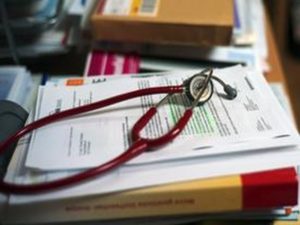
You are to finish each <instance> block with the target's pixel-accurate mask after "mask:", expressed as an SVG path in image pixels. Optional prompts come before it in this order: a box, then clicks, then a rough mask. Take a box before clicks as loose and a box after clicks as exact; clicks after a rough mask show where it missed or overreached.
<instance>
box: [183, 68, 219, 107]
mask: <svg viewBox="0 0 300 225" xmlns="http://www.w3.org/2000/svg"><path fill="white" fill-rule="evenodd" d="M185 87H186V95H187V97H188V98H189V99H190V100H191V101H192V102H193V101H195V100H197V98H198V95H199V91H200V90H201V89H204V90H203V93H202V95H201V97H200V98H199V99H198V100H197V101H198V102H197V105H202V104H204V103H205V102H207V101H208V100H209V99H210V98H211V97H212V95H213V92H214V86H213V82H212V81H211V80H209V81H208V82H207V75H204V74H197V75H195V76H193V77H191V78H190V79H188V80H187V82H186V84H185Z"/></svg>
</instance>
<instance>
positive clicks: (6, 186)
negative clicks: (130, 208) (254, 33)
mask: <svg viewBox="0 0 300 225" xmlns="http://www.w3.org/2000/svg"><path fill="white" fill-rule="evenodd" d="M212 80H215V81H217V82H218V83H219V84H221V85H222V86H223V89H224V92H225V93H226V96H225V97H226V98H227V99H230V100H231V99H234V98H235V97H236V96H237V91H236V89H235V88H233V87H231V86H230V85H228V84H226V83H225V82H224V81H222V80H221V79H220V78H218V77H216V76H213V70H212V69H205V70H203V71H201V72H200V73H197V74H195V75H193V76H192V77H190V78H188V79H186V80H185V81H184V82H183V83H182V84H181V85H175V86H162V87H150V88H146V89H140V90H135V91H131V92H128V93H124V94H120V95H117V96H114V97H111V98H107V99H104V100H101V101H97V102H94V103H91V104H88V105H84V106H80V107H77V108H73V109H68V110H65V111H61V112H59V113H56V114H53V115H50V116H46V117H44V118H41V119H39V120H36V121H34V122H32V123H30V124H28V125H26V126H25V127H24V128H22V129H20V130H19V131H17V132H16V133H15V134H13V135H12V136H10V137H9V138H8V139H6V140H5V141H4V142H2V143H1V144H0V154H1V153H3V152H4V151H5V150H6V149H7V148H8V147H9V146H10V145H11V144H13V143H15V142H16V141H18V140H19V139H20V138H21V137H23V136H24V135H25V134H28V133H29V132H31V131H33V130H35V129H37V128H40V127H43V126H45V125H48V124H50V123H53V122H55V121H58V120H62V119H64V118H66V117H70V116H74V115H77V114H81V113H85V112H89V111H92V110H95V109H99V108H102V107H105V106H109V105H112V104H116V103H118V102H122V101H125V100H128V99H132V98H136V97H140V96H144V95H153V94H163V93H165V94H167V95H166V96H165V97H164V98H163V99H161V101H159V103H157V105H156V106H153V107H150V108H149V110H148V111H147V112H146V113H145V114H144V115H143V116H142V117H140V118H139V119H138V121H137V122H136V123H135V125H134V126H133V128H132V131H131V138H132V142H133V144H132V145H131V146H130V147H129V148H128V149H127V150H126V151H125V152H124V153H122V154H120V155H119V156H117V157H115V158H114V159H112V160H110V161H108V162H106V163H104V164H102V165H99V166H97V167H95V168H91V169H88V170H85V171H83V172H81V173H78V174H75V175H71V176H69V177H66V178H61V179H58V180H53V181H49V182H44V183H37V184H14V183H7V182H5V181H4V180H2V181H0V192H4V193H11V194H33V193H37V192H45V191H50V190H54V189H58V188H62V187H65V186H68V185H72V184H76V183H79V182H81V181H85V180H88V179H91V178H93V177H96V176H99V175H103V174H104V173H106V172H108V171H110V170H112V169H115V168H117V167H118V166H120V165H122V164H124V163H126V162H127V161H129V160H131V159H133V158H134V157H137V156H138V155H140V154H142V153H144V152H146V151H148V150H149V149H153V148H156V147H158V146H162V145H164V144H167V143H169V142H171V141H172V140H174V138H175V137H177V136H178V135H179V133H180V132H181V131H182V130H183V129H184V127H185V126H186V125H187V123H188V121H189V120H190V118H191V117H192V114H193V109H194V108H195V107H196V106H198V105H203V104H204V103H205V102H207V101H208V100H209V99H210V98H211V97H212V94H213V92H214V86H213V82H212ZM174 94H185V95H186V96H187V97H188V98H189V99H190V100H191V101H192V103H191V106H190V107H188V108H187V109H186V110H185V112H184V114H183V115H182V117H181V118H179V120H178V121H177V123H176V124H175V125H174V127H173V128H172V129H171V130H169V131H168V132H167V133H166V134H164V135H163V136H161V137H158V138H152V139H149V138H143V137H141V135H140V132H141V131H142V130H143V128H144V127H145V126H146V125H147V124H148V122H149V121H150V120H151V118H152V117H153V116H154V115H155V114H156V113H157V108H158V107H159V106H160V105H162V104H163V103H164V102H165V101H167V100H168V99H169V98H170V97H171V96H172V95H174Z"/></svg>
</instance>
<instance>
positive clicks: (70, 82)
mask: <svg viewBox="0 0 300 225" xmlns="http://www.w3.org/2000/svg"><path fill="white" fill-rule="evenodd" d="M79 85H83V79H79V78H76V79H68V80H67V82H66V86H79Z"/></svg>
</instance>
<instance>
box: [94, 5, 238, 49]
mask: <svg viewBox="0 0 300 225" xmlns="http://www.w3.org/2000/svg"><path fill="white" fill-rule="evenodd" d="M91 26H92V33H93V37H94V39H95V40H102V41H103V40H104V41H122V42H138V43H159V44H183V45H196V46H199V45H228V44H229V43H230V40H231V34H232V28H233V1H232V0H210V1H207V0H100V1H99V4H98V6H97V8H96V10H95V12H94V13H93V14H92V16H91Z"/></svg>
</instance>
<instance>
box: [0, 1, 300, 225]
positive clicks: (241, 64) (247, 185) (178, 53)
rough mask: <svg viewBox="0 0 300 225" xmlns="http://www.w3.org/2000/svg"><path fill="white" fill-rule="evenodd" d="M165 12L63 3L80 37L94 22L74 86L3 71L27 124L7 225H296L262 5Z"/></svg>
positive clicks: (294, 188) (294, 171)
mask: <svg viewBox="0 0 300 225" xmlns="http://www.w3.org/2000/svg"><path fill="white" fill-rule="evenodd" d="M174 2H175V1H174V0H141V1H139V0H132V1H129V0H126V1H124V0H100V1H91V2H89V3H85V1H74V2H73V3H68V4H69V8H67V11H66V12H69V13H70V14H71V15H72V17H74V15H76V18H77V21H79V23H80V24H81V26H83V25H82V24H85V23H86V20H87V18H88V20H90V22H91V26H90V27H86V26H85V28H84V30H85V32H86V29H91V33H92V34H93V40H92V49H90V51H89V54H88V55H87V57H86V63H85V68H83V69H82V71H79V72H78V74H79V73H81V74H82V75H69V74H62V76H54V75H51V74H50V75H48V74H45V73H44V74H43V75H41V74H31V73H30V72H29V71H28V70H27V69H26V68H25V67H20V66H10V67H0V81H1V79H2V77H3V80H4V82H3V83H1V82H0V87H1V85H2V84H3V87H5V88H4V89H0V94H1V96H0V97H1V99H0V100H2V99H3V100H10V101H11V102H14V103H16V104H18V105H19V106H21V107H23V108H25V109H26V110H27V111H28V112H29V116H28V119H27V122H26V124H25V125H24V126H25V130H23V131H21V133H19V134H18V135H16V137H17V138H19V137H21V136H22V137H21V139H20V140H19V141H18V142H17V144H16V147H15V149H14V151H13V154H12V156H11V158H10V159H9V160H8V161H7V164H8V163H9V165H8V167H7V168H4V169H5V170H6V171H7V172H6V174H5V176H4V178H3V179H4V182H0V192H2V193H3V194H1V195H0V197H1V201H0V202H1V217H0V218H1V222H2V223H3V224H73V223H74V224H95V223H101V224H149V225H150V224H153V225H154V224H155V225H157V224H203V225H204V224H232V223H233V220H234V223H238V221H241V222H243V224H244V223H249V224H251V223H256V222H257V221H259V223H261V224H273V223H277V224H280V223H281V222H282V221H283V222H285V221H289V222H291V224H293V222H295V223H297V222H298V217H299V202H298V198H299V181H298V166H299V164H300V163H299V162H300V145H299V144H300V142H299V137H298V131H297V130H296V128H295V125H294V123H293V118H292V113H291V107H290V105H289V102H288V99H287V95H286V93H285V91H284V89H283V86H282V84H278V83H268V82H267V80H266V77H265V76H264V75H263V74H264V72H266V71H270V70H272V67H271V66H270V65H269V64H268V61H267V56H268V45H267V42H266V37H265V32H264V30H265V24H264V22H263V21H264V16H265V15H264V11H263V5H262V2H261V1H259V0H255V1H254V0H253V1H243V0H236V1H219V0H218V1H209V2H207V1H200V0H197V1H196V0H195V1H194V0H190V2H189V1H186V2H189V3H190V4H188V3H186V2H184V3H183V2H181V1H176V2H177V4H174ZM178 5H180V6H181V7H176V6H178ZM215 5H218V6H219V7H220V8H218V7H217V8H214V6H215ZM221 6H222V7H221ZM65 7H66V6H65ZM199 7H202V9H204V8H206V9H207V10H206V11H205V12H204V13H203V15H200V16H199V17H198V13H197V12H198V11H199ZM91 8H93V10H91ZM212 8H214V9H215V11H214V13H213V14H210V13H209V11H210V10H211V9H212ZM195 9H197V10H195ZM210 15H212V16H214V18H213V19H212V18H209V16H210ZM201 16H202V17H201ZM205 22H207V23H209V26H206V25H205ZM177 23H181V24H180V25H178V24H177ZM176 24H177V25H178V26H177V25H176ZM168 26H170V27H169V28H168ZM203 26H204V27H205V29H202V30H201V27H202V28H203ZM195 27H196V28H197V29H199V31H197V32H196V33H197V34H195V33H193V35H190V32H188V30H189V29H194V28H195ZM110 28H111V29H110ZM118 28H122V29H118ZM173 28H174V29H173ZM180 29H182V30H180ZM186 29H187V30H186ZM131 30H132V31H133V33H131V32H130V31H131ZM141 30H143V31H144V32H142V33H141V32H140V31H141ZM168 31H170V32H171V33H169V32H168ZM147 32H149V33H147ZM151 32H154V34H153V35H154V36H155V38H152V39H151ZM161 32H162V33H163V34H165V35H160V34H162V33H161ZM164 32H166V33H164ZM172 32H173V33H172ZM174 32H175V34H176V32H182V35H178V36H177V37H175V36H176V35H174ZM258 34H260V35H258ZM210 35H214V37H212V38H210ZM193 37H197V38H196V39H194V38H193ZM168 38H171V39H168ZM172 38H173V39H172ZM176 38H177V39H176ZM183 43H186V44H187V45H185V44H183ZM216 44H218V45H217V46H216ZM225 44H226V45H227V46H225ZM221 45H222V46H221ZM2 74H3V75H2ZM5 74H6V75H5ZM8 78H9V79H8ZM32 78H34V79H32ZM5 82H9V85H7V84H6V83H5ZM170 86H172V88H170ZM7 87H9V88H7ZM19 87H22V88H19ZM2 90H4V91H2ZM166 90H168V91H166ZM135 91H136V92H135ZM153 91H154V92H153ZM170 91H172V94H170V96H169V97H168V98H167V99H165V96H166V95H167V94H168V93H169V92H170ZM179 91H180V93H179ZM2 92H3V93H5V94H2ZM133 92H134V93H139V94H136V95H137V96H136V97H135V98H132V99H130V100H127V97H128V95H129V94H126V93H131V94H132V93H133ZM146 92H147V94H145V93H146ZM124 93H125V95H124ZM141 93H142V94H141ZM114 96H117V97H114ZM124 96H127V97H124ZM107 99H109V100H107ZM195 99H196V100H197V101H198V102H196V103H194V101H195ZM114 100H116V101H118V103H116V104H112V105H110V104H109V103H112V102H114ZM121 100H122V101H121ZM123 100H124V101H123ZM125 100H126V101H125ZM161 100H163V102H162V103H160V102H161ZM156 104H158V105H159V106H157V107H156ZM93 106H103V108H102V107H101V108H100V107H98V108H94V109H93V110H92V111H89V110H88V109H90V108H92V107H93ZM104 106H105V107H104ZM78 107H81V109H82V110H83V111H81V112H82V113H81V114H78V115H75V114H74V115H73V114H72V113H71V112H73V111H72V109H75V108H78ZM152 107H156V108H155V109H154V108H152ZM0 112H1V110H0ZM186 112H188V114H189V115H191V117H190V119H189V122H188V123H187V125H186V126H183V124H184V122H183V120H180V118H182V117H184V118H185V116H186ZM71 114H72V116H70V115H71ZM149 114H151V116H150V117H151V119H150V117H149V116H148V115H149ZM154 114H155V115H154ZM26 115H27V114H26ZM60 115H61V117H60V118H58V119H57V120H56V119H55V117H56V116H60ZM63 115H67V117H66V118H64V117H63ZM144 115H146V116H144ZM1 116H3V115H2V114H0V121H1ZM152 116H153V117H152ZM45 118H48V119H45ZM51 118H52V119H51ZM148 119H149V121H148ZM178 120H180V122H179V125H177V121H178ZM39 121H41V122H39ZM43 121H44V122H47V121H48V122H49V121H50V122H51V121H52V123H49V124H47V123H44V122H43ZM184 121H186V119H184ZM147 122H148V123H147ZM30 124H33V125H30ZM34 126H37V127H39V128H38V129H35V130H33V131H32V132H28V133H27V131H28V130H31V127H34ZM176 126H177V128H176V129H173V127H176ZM142 128H143V129H142ZM1 129H3V130H5V128H4V127H3V126H0V134H1V132H2V131H1ZM18 130H20V128H15V129H14V130H12V131H11V132H10V135H13V134H14V133H15V132H18ZM170 130H171V133H170V134H171V135H166V134H167V133H168V132H169V131H170ZM23 134H25V135H24V136H23ZM7 136H8V135H6V138H7ZM170 136H172V137H174V139H172V140H171V139H170V138H169V137H170ZM161 137H162V138H161ZM169 139H170V140H169ZM156 140H159V141H158V142H156ZM162 140H168V142H167V143H164V142H163V141H162ZM153 142H155V143H158V144H156V145H155V146H154V147H153V146H152V147H151V148H149V149H145V150H143V152H139V151H140V149H142V148H143V149H144V148H145V146H148V145H149V146H150V144H149V143H153ZM5 143H6V142H5V139H4V138H3V139H1V142H0V149H1V150H0V152H1V151H2V153H3V152H4V149H2V148H3V146H4V145H6V144H5ZM139 143H142V144H141V145H140V146H139V147H138V148H134V146H136V145H138V144H139ZM161 143H164V144H163V145H161ZM131 146H133V147H131ZM149 146H148V147H149ZM127 149H129V150H130V149H131V150H132V149H133V151H132V152H133V153H132V158H130V160H128V161H125V160H123V161H122V162H121V163H120V165H119V164H118V163H116V162H119V160H120V159H119V158H120V157H119V156H120V155H122V154H125V155H126V152H128V151H129V150H127ZM138 153H139V155H138ZM130 157H131V156H130ZM121 158H124V157H121ZM116 159H117V160H116ZM128 159H129V158H128ZM103 164H104V165H105V166H104V169H103V168H101V169H100V167H99V166H100V165H103ZM1 165H2V164H1ZM111 165H112V166H111ZM1 169H3V168H1ZM108 169H111V170H108ZM100 170H101V171H102V170H103V171H104V173H103V174H101V175H96V174H98V172H99V171H100ZM86 171H88V172H86ZM80 173H82V174H81V175H78V174H80ZM88 173H89V174H92V175H91V177H89V178H88V179H83V180H82V181H80V182H78V181H79V177H83V178H84V177H86V175H87V174H88ZM77 175H78V176H77ZM67 177H71V178H70V179H69V180H63V181H62V179H65V178H67ZM73 178H74V179H73ZM59 180H61V182H60V181H59ZM70 180H76V182H75V183H72V184H70ZM56 181H58V182H56ZM49 182H50V183H49ZM51 182H53V183H51ZM55 182H56V183H55ZM7 183H9V184H14V185H7ZM40 184H41V185H40ZM44 184H45V185H44ZM39 185H40V186H39ZM43 185H44V186H47V187H49V188H44V187H42V186H43ZM40 190H42V191H40ZM273 221H275V222H273Z"/></svg>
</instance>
